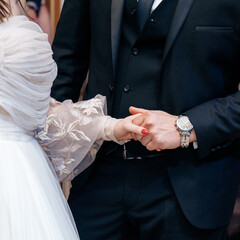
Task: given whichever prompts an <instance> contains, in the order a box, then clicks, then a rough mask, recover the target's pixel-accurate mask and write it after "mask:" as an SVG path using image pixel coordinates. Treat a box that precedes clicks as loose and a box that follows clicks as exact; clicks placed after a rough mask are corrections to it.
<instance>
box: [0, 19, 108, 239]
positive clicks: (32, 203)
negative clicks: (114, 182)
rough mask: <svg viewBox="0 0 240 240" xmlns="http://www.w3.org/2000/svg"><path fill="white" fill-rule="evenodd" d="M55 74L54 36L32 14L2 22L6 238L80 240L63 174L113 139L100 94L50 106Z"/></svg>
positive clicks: (1, 205) (0, 186) (0, 189)
mask: <svg viewBox="0 0 240 240" xmlns="http://www.w3.org/2000/svg"><path fill="white" fill-rule="evenodd" d="M56 73H57V68H56V64H55V62H54V61H53V59H52V51H51V47H50V45H49V43H48V41H47V35H46V34H44V33H42V31H41V29H40V28H39V27H38V25H37V24H35V23H33V22H31V21H29V20H28V19H27V18H26V17H25V16H14V17H11V18H9V19H8V21H6V22H4V23H1V24H0V154H1V157H0V239H1V240H77V239H79V236H78V233H77V230H76V226H75V224H74V220H73V218H72V215H71V212H70V210H69V207H68V205H67V202H66V200H65V198H64V196H63V194H62V191H61V188H60V184H59V181H58V179H57V175H58V177H59V179H60V180H61V181H62V180H68V179H72V178H73V177H74V176H75V175H77V174H79V173H80V172H81V171H82V170H84V169H85V168H86V167H87V166H89V165H90V164H91V162H92V161H93V159H94V157H95V154H96V151H97V150H98V148H99V146H100V145H101V142H102V140H98V139H99V135H101V137H103V136H102V135H104V134H105V135H106V136H105V138H108V137H109V136H110V135H111V134H112V132H111V131H112V130H111V129H107V130H106V129H104V128H103V126H106V125H104V124H106V119H108V120H109V118H107V117H105V118H104V117H102V118H101V116H103V115H104V111H103V108H104V98H103V97H101V96H97V97H96V98H95V99H92V100H90V101H85V102H81V103H77V104H72V103H71V101H66V102H65V103H64V104H60V103H58V102H55V101H54V100H51V108H50V110H49V103H50V96H49V94H50V89H51V86H52V82H53V80H54V79H55V77H56ZM48 110H49V114H48V118H47V123H46V124H45V125H44V123H45V121H46V116H47V112H48ZM64 111H69V113H65V112H64ZM59 112H60V113H62V115H61V114H59ZM57 114H59V115H57ZM99 116H100V117H99ZM98 117H99V118H98ZM74 119H75V121H74ZM93 120H95V121H93ZM110 120H112V119H110ZM104 121H105V122H104ZM40 125H41V126H42V128H38V131H37V132H34V130H35V129H36V128H37V127H38V126H40ZM110 125H111V124H110ZM102 129H103V130H104V131H106V132H105V133H102V132H101V131H102ZM34 134H36V137H37V138H38V140H39V141H40V143H41V145H42V147H43V148H44V149H45V150H46V152H47V153H48V154H49V156H50V157H51V159H52V163H53V166H54V168H55V170H56V171H57V175H56V174H55V171H54V170H53V166H52V163H51V162H50V161H49V159H48V157H47V155H46V154H45V152H44V151H43V149H42V147H41V146H40V145H39V143H38V142H37V141H36V140H35V138H34ZM107 135H109V136H108V137H107ZM51 137H52V138H51ZM103 138H104V137H103ZM110 138H112V136H110Z"/></svg>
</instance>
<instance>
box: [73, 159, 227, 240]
mask: <svg viewBox="0 0 240 240" xmlns="http://www.w3.org/2000/svg"><path fill="white" fill-rule="evenodd" d="M203 194H204V193H203ZM69 204H70V207H71V210H72V212H73V216H74V218H75V221H76V224H77V228H78V231H79V234H80V238H81V240H128V239H129V240H130V239H131V240H134V239H137V240H140V239H141V240H160V239H162V240H203V239H204V240H205V239H206V240H223V239H225V234H226V229H225V228H218V229H212V230H203V229H197V228H195V227H194V226H192V225H191V223H190V222H188V220H187V219H186V218H185V216H184V214H183V212H182V210H181V208H180V206H179V204H178V201H177V199H176V197H175V194H174V192H173V189H172V186H171V183H170V179H169V177H168V174H167V169H166V167H165V160H164V159H160V158H152V159H142V160H124V159H123V158H117V157H107V158H105V159H102V160H101V161H98V162H97V163H96V166H95V167H94V170H93V172H92V174H91V176H90V177H89V179H88V181H87V183H86V184H85V185H84V187H82V188H81V189H75V188H74V187H73V188H72V190H71V194H70V198H69Z"/></svg>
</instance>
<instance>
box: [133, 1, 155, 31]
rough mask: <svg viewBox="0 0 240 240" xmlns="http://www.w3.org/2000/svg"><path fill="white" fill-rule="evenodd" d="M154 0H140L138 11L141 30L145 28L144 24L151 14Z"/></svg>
mask: <svg viewBox="0 0 240 240" xmlns="http://www.w3.org/2000/svg"><path fill="white" fill-rule="evenodd" d="M153 1H154V0H138V3H137V12H138V22H139V27H140V29H141V30H142V29H143V26H144V24H145V22H146V20H147V19H148V17H149V15H150V12H151V8H152V4H153Z"/></svg>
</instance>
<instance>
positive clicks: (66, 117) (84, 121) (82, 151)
mask: <svg viewBox="0 0 240 240" xmlns="http://www.w3.org/2000/svg"><path fill="white" fill-rule="evenodd" d="M104 109H105V97H103V96H101V95H97V96H96V97H95V98H93V99H91V100H88V101H81V102H77V103H74V104H73V103H72V101H71V100H66V101H64V102H63V103H59V102H57V101H56V100H54V99H51V102H50V109H49V112H48V117H47V120H46V122H45V124H44V125H43V126H41V127H39V128H38V129H36V131H35V138H36V139H37V140H38V142H39V143H40V145H41V146H42V148H43V149H44V151H45V152H46V154H47V155H48V157H49V158H50V160H51V162H52V164H53V167H54V169H55V171H56V173H57V176H58V178H59V180H60V181H68V180H72V179H73V178H74V177H75V176H76V175H78V174H79V173H80V172H82V171H83V170H84V169H86V168H87V167H88V166H89V165H90V164H91V163H92V162H93V161H94V159H95V157H96V154H97V151H98V150H99V148H100V147H101V145H102V142H103V140H97V137H98V134H99V131H100V128H101V127H102V126H100V125H99V119H100V117H102V116H104V115H105V111H104Z"/></svg>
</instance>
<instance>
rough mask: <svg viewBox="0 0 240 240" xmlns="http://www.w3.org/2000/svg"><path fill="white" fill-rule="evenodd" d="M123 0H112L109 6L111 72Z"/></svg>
mask: <svg viewBox="0 0 240 240" xmlns="http://www.w3.org/2000/svg"><path fill="white" fill-rule="evenodd" d="M123 7H124V0H112V7H111V44H112V62H113V72H114V74H115V72H116V64H117V56H118V47H119V43H120V34H121V23H122V14H123Z"/></svg>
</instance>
